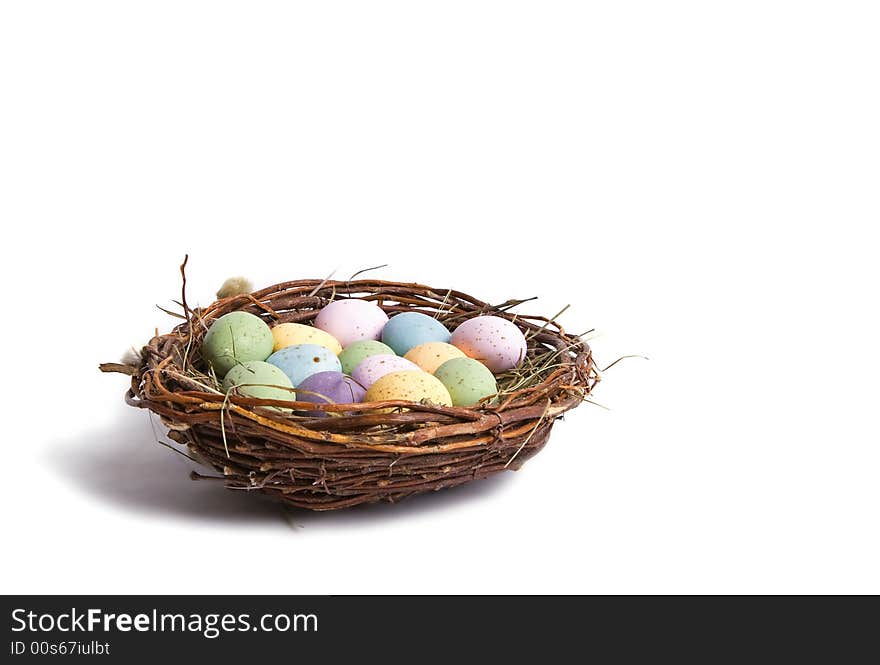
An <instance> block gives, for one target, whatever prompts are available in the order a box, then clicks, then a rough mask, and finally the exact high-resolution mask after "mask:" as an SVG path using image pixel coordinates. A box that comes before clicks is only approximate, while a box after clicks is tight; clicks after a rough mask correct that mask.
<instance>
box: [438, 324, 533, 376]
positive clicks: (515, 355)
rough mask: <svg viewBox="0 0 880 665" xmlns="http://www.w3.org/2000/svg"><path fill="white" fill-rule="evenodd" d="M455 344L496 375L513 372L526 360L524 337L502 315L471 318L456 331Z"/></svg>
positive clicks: (454, 335)
mask: <svg viewBox="0 0 880 665" xmlns="http://www.w3.org/2000/svg"><path fill="white" fill-rule="evenodd" d="M452 344H453V345H454V346H457V347H458V348H459V349H461V350H462V351H464V353H465V355H466V356H468V357H470V358H474V359H475V360H479V361H480V362H481V363H483V364H484V365H485V366H486V367H488V368H489V369H490V370H492V371H493V372H495V373H496V374H497V373H498V372H505V371H507V370H509V369H513V368H514V367H516V366H517V365H519V364H520V363H521V362H522V361H523V359H524V358H525V357H526V348H527V347H526V338H525V335H523V333H522V331H521V330H520V329H519V328H517V326H516V324H514V323H512V322H511V321H508V320H507V319H503V318H501V317H500V316H475V317H474V318H472V319H468V320H467V321H465V322H464V323H462V324H461V325H459V326H458V328H456V329H455V331H453V333H452Z"/></svg>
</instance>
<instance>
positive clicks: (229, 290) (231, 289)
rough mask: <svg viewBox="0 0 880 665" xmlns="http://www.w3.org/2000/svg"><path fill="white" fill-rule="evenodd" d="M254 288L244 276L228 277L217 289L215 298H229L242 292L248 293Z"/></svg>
mask: <svg viewBox="0 0 880 665" xmlns="http://www.w3.org/2000/svg"><path fill="white" fill-rule="evenodd" d="M253 290H254V285H253V284H251V282H250V280H249V279H247V278H246V277H230V278H229V279H227V280H226V281H225V282H223V286H221V287H220V290H219V291H217V298H218V299H223V298H230V297H232V296H237V295H241V294H242V293H250V292H251V291H253Z"/></svg>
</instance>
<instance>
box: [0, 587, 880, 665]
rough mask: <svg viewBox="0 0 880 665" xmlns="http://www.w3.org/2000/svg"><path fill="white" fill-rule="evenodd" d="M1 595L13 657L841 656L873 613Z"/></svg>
mask: <svg viewBox="0 0 880 665" xmlns="http://www.w3.org/2000/svg"><path fill="white" fill-rule="evenodd" d="M2 602H3V613H4V615H5V617H4V620H3V624H4V630H5V638H6V639H5V644H4V645H3V649H4V651H5V657H4V658H3V661H4V662H10V663H14V662H20V661H27V660H32V659H35V658H55V659H60V658H85V657H88V658H90V659H101V661H103V662H131V661H132V660H133V659H134V658H137V659H138V660H141V659H143V658H175V659H177V658H184V657H187V658H196V657H197V658H204V659H212V660H216V661H218V662H227V661H236V660H237V661H239V662H241V660H242V659H251V660H252V659H255V658H260V659H262V658H266V657H268V656H289V657H296V658H305V657H315V658H320V659H321V662H322V663H334V662H336V661H337V660H339V659H341V658H342V657H345V658H351V657H355V658H359V659H367V660H368V661H369V662H372V661H374V660H380V661H382V662H386V663H387V662H407V663H410V662H412V661H413V660H421V659H423V658H425V657H431V659H432V660H433V659H434V658H437V657H448V658H449V659H451V660H455V661H458V660H460V659H464V660H466V661H470V660H472V659H473V657H474V656H476V655H479V654H487V655H491V656H492V657H493V662H497V660H498V659H500V658H506V657H511V658H522V656H523V655H524V653H526V652H527V651H533V652H535V653H545V654H547V656H548V657H547V659H546V660H547V661H548V662H557V661H564V662H567V661H570V660H584V659H585V658H587V657H589V656H590V655H599V653H600V651H599V650H601V653H604V654H606V655H613V656H614V657H615V658H614V660H618V659H628V658H630V657H636V656H642V657H644V656H645V655H653V656H661V655H665V656H685V655H698V656H699V655H702V656H703V657H705V658H707V659H714V658H715V657H716V656H719V655H728V656H730V655H738V656H740V657H749V658H757V657H761V658H760V659H763V657H771V656H772V657H776V658H781V657H790V656H791V654H792V653H793V652H796V651H801V650H804V649H806V650H808V651H809V652H810V653H811V655H813V656H817V655H820V654H822V653H823V652H826V653H827V655H828V656H829V657H831V656H832V655H833V656H834V660H841V659H844V660H846V658H845V656H846V653H847V652H851V653H854V654H855V653H859V652H861V650H862V649H861V646H862V644H863V643H864V644H867V640H868V639H869V636H870V635H872V631H873V628H874V626H875V623H876V617H877V612H876V608H877V603H876V599H873V598H855V599H852V598H850V599H846V598H824V599H823V598H796V597H775V598H747V597H735V598H712V597H692V598H687V597H629V598H627V597H523V596H511V597H497V596H496V597H484V596H481V597H460V596H441V597H426V596H382V597H369V596H333V597H329V596H137V597H125V596H5V597H3V601H2ZM704 645H709V646H708V647H706V646H704ZM706 648H708V649H709V650H708V651H705V649H706ZM550 654H558V657H550V656H549V655H550Z"/></svg>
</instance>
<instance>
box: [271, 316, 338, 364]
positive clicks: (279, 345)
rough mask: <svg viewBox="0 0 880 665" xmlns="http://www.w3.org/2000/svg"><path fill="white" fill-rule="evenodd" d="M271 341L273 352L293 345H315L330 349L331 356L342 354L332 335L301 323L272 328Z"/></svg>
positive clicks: (284, 324)
mask: <svg viewBox="0 0 880 665" xmlns="http://www.w3.org/2000/svg"><path fill="white" fill-rule="evenodd" d="M272 339H273V340H274V341H275V348H274V350H275V351H278V350H280V349H283V348H285V347H287V346H293V345H294V344H317V345H318V346H323V347H324V348H325V349H330V350H331V351H332V352H333V355H337V356H338V355H339V354H340V353H342V345H341V344H340V343H339V341H338V340H337V339H336V338H335V337H334V336H333V335H331V334H330V333H328V332H325V331H323V330H321V329H320V328H315V327H313V326H306V325H303V324H302V323H279V324H278V325H277V326H275V327H274V328H272Z"/></svg>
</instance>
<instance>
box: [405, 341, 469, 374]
mask: <svg viewBox="0 0 880 665" xmlns="http://www.w3.org/2000/svg"><path fill="white" fill-rule="evenodd" d="M464 357H465V355H464V352H463V351H462V350H461V349H459V348H458V347H455V346H452V344H447V343H446V342H425V343H424V344H419V345H418V346H414V347H413V348H411V349H410V350H409V351H407V352H406V355H405V356H404V358H406V359H407V360H409V361H411V362H414V363H415V364H416V365H418V366H419V367H421V368H422V369H423V370H425V371H426V372H428V373H429V374H433V373H434V372H435V371H436V370H437V368H438V367H440V365H442V364H443V363H445V362H446V361H447V360H452V359H453V358H464Z"/></svg>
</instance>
